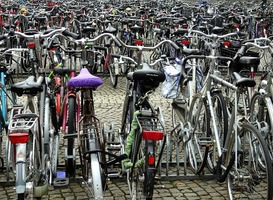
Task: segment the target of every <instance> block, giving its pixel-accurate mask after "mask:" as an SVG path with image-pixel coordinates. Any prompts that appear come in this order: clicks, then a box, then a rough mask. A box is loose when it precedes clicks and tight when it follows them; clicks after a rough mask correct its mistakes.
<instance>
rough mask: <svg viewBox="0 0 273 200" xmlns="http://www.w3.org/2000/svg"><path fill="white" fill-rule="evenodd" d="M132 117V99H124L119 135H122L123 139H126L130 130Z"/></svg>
mask: <svg viewBox="0 0 273 200" xmlns="http://www.w3.org/2000/svg"><path fill="white" fill-rule="evenodd" d="M133 116H134V103H133V99H132V98H130V97H126V100H125V103H124V104H123V112H122V119H121V134H123V136H124V138H126V137H127V135H128V134H129V132H130V130H131V123H132V120H133Z"/></svg>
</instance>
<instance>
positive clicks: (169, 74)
mask: <svg viewBox="0 0 273 200" xmlns="http://www.w3.org/2000/svg"><path fill="white" fill-rule="evenodd" d="M163 70H164V72H165V76H166V79H165V81H164V82H163V83H162V88H161V93H162V95H163V97H165V98H170V99H174V98H176V97H177V95H178V87H179V80H180V71H181V66H180V65H179V64H174V65H167V66H164V67H163Z"/></svg>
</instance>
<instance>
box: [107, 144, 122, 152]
mask: <svg viewBox="0 0 273 200" xmlns="http://www.w3.org/2000/svg"><path fill="white" fill-rule="evenodd" d="M120 149H121V145H120V143H119V144H111V145H108V146H107V150H108V151H120Z"/></svg>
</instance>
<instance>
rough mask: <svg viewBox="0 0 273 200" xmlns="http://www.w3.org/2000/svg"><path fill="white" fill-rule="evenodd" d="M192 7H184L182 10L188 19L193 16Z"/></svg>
mask: <svg viewBox="0 0 273 200" xmlns="http://www.w3.org/2000/svg"><path fill="white" fill-rule="evenodd" d="M192 12H193V11H192V9H191V8H188V7H183V8H182V10H181V14H182V15H183V16H184V17H186V18H187V19H191V17H192Z"/></svg>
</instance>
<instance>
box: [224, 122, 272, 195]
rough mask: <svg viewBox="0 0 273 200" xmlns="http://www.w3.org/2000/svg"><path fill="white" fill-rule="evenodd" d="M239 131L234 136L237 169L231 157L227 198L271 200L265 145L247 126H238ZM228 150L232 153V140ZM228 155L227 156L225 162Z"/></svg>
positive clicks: (256, 132) (270, 170) (251, 127)
mask: <svg viewBox="0 0 273 200" xmlns="http://www.w3.org/2000/svg"><path fill="white" fill-rule="evenodd" d="M241 127H242V128H241V130H240V132H239V133H238V148H237V149H238V151H237V169H236V156H235V163H234V165H233V167H232V168H231V169H230V171H229V174H228V176H227V181H226V183H227V190H228V195H229V198H230V199H241V198H247V199H272V198H273V191H272V188H273V174H272V173H273V172H272V162H271V159H270V156H269V152H268V149H267V147H266V144H265V141H264V140H263V138H262V136H261V135H260V133H259V131H258V130H257V129H256V128H255V127H254V126H252V125H251V124H241ZM229 149H231V150H232V151H234V140H233V144H232V145H231V146H230V147H229ZM232 151H231V152H230V153H229V156H227V159H228V160H230V159H231V155H232V153H233V152H232ZM261 165H262V166H261Z"/></svg>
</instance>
